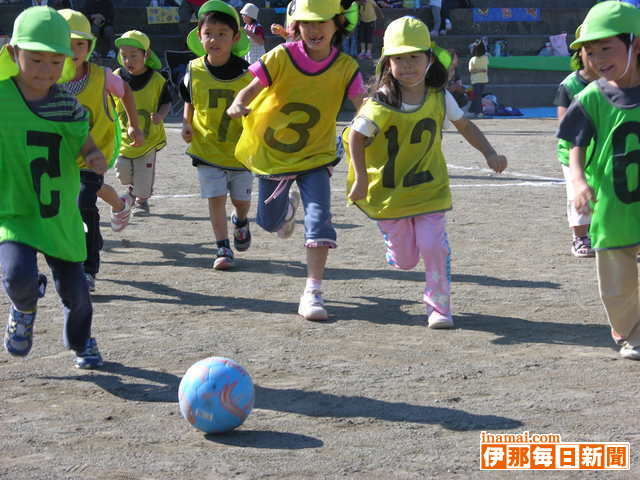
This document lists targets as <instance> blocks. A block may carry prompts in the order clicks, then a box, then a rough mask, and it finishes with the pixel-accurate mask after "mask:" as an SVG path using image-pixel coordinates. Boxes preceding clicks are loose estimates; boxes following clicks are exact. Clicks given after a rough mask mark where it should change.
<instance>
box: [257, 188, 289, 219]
mask: <svg viewBox="0 0 640 480" xmlns="http://www.w3.org/2000/svg"><path fill="white" fill-rule="evenodd" d="M279 183H280V182H279V181H278V180H269V179H266V178H258V206H257V212H256V223H257V224H258V225H260V226H261V227H262V228H263V229H265V230H266V231H267V232H277V231H278V230H279V229H280V227H281V226H282V224H283V223H284V220H285V218H286V216H287V212H288V209H289V189H290V188H291V181H289V182H287V184H286V186H285V188H284V190H283V191H282V193H280V195H278V196H277V197H276V198H274V199H272V200H271V201H270V202H269V203H267V204H266V205H265V203H264V201H265V200H266V199H267V198H269V197H270V196H271V194H272V193H273V192H274V191H275V189H276V188H277V187H278V184H279Z"/></svg>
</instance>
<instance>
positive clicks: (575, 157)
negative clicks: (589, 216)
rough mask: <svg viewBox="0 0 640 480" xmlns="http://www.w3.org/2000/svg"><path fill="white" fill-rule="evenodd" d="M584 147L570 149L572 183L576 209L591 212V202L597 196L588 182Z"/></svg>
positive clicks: (581, 211)
mask: <svg viewBox="0 0 640 480" xmlns="http://www.w3.org/2000/svg"><path fill="white" fill-rule="evenodd" d="M584 152H585V149H584V147H576V146H574V147H572V148H571V150H570V151H569V172H570V174H571V183H572V184H573V191H574V192H575V193H574V197H573V203H574V205H575V207H576V210H577V211H578V212H580V213H584V214H586V213H589V212H590V211H591V207H590V206H589V202H594V203H595V202H596V196H595V194H594V192H593V190H592V189H591V187H590V186H589V184H587V180H586V178H585V176H584Z"/></svg>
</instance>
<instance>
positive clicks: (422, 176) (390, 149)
mask: <svg viewBox="0 0 640 480" xmlns="http://www.w3.org/2000/svg"><path fill="white" fill-rule="evenodd" d="M424 132H429V134H430V139H429V145H427V148H426V149H425V151H424V154H423V155H422V157H421V158H420V160H418V161H417V162H416V163H415V164H414V165H413V167H411V168H410V169H409V171H408V172H407V173H406V175H405V176H404V178H403V179H402V186H403V187H414V186H416V185H421V184H423V183H428V182H431V181H433V175H432V174H431V172H430V171H429V170H423V171H420V172H419V171H418V168H420V164H421V163H422V161H423V160H424V159H425V157H426V156H427V155H428V154H429V152H430V151H431V147H433V142H434V141H435V138H436V137H435V134H436V122H435V121H434V120H433V119H431V118H423V119H422V120H420V121H419V122H418V123H416V124H415V126H414V127H413V130H412V131H411V138H410V141H409V143H410V144H412V145H414V144H417V143H421V142H422V134H423V133H424ZM384 136H385V138H386V139H387V155H388V157H389V160H387V163H385V165H384V168H383V169H382V186H383V187H384V188H396V157H397V156H398V152H399V150H400V145H399V144H398V127H396V126H395V125H392V126H390V127H389V128H388V129H387V131H386V132H385V133H384Z"/></svg>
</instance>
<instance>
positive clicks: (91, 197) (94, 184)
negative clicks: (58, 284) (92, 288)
mask: <svg viewBox="0 0 640 480" xmlns="http://www.w3.org/2000/svg"><path fill="white" fill-rule="evenodd" d="M103 183H104V177H103V176H102V175H98V174H97V173H94V172H87V171H81V172H80V194H79V195H78V206H79V207H80V213H81V214H82V221H83V222H84V224H85V228H86V234H85V238H86V241H87V259H86V260H85V262H84V271H85V272H86V273H88V274H91V275H93V276H94V277H95V276H96V275H97V274H98V271H99V270H100V250H101V249H102V235H101V234H100V212H99V211H98V206H97V204H96V203H97V201H98V195H97V193H98V191H99V190H100V188H101V187H102V184H103Z"/></svg>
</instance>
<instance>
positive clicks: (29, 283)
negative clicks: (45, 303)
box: [3, 264, 38, 308]
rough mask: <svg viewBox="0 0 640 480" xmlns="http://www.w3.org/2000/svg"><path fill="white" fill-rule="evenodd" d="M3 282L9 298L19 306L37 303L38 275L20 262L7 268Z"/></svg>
mask: <svg viewBox="0 0 640 480" xmlns="http://www.w3.org/2000/svg"><path fill="white" fill-rule="evenodd" d="M3 283H4V285H5V288H6V290H7V294H8V295H9V298H11V301H12V302H13V303H14V304H16V306H17V307H18V308H21V307H22V308H24V306H25V303H34V304H35V302H36V300H37V298H38V276H37V275H34V272H32V271H31V270H30V269H28V268H23V267H22V266H21V265H19V264H16V265H13V266H12V267H11V268H8V269H5V270H4V279H3ZM29 308H30V307H29Z"/></svg>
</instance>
